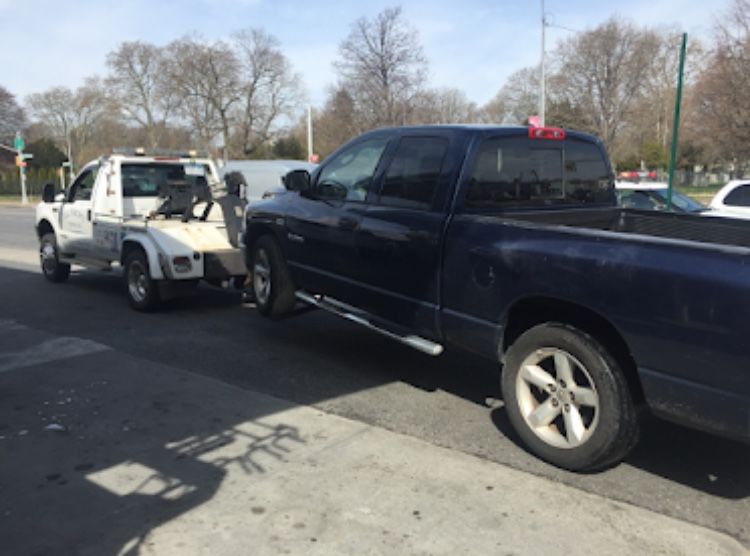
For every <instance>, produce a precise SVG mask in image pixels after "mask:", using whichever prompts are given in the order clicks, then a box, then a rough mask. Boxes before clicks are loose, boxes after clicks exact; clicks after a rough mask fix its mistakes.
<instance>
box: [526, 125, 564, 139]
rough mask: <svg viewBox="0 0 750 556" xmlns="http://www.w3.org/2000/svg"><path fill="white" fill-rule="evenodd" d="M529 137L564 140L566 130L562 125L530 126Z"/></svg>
mask: <svg viewBox="0 0 750 556" xmlns="http://www.w3.org/2000/svg"><path fill="white" fill-rule="evenodd" d="M529 139H551V140H553V141H562V140H563V139H565V130H564V129H562V128H560V127H530V128H529Z"/></svg>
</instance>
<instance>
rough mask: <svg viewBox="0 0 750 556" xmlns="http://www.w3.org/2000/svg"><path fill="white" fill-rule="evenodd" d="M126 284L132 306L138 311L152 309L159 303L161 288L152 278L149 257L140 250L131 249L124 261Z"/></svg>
mask: <svg viewBox="0 0 750 556" xmlns="http://www.w3.org/2000/svg"><path fill="white" fill-rule="evenodd" d="M124 268H125V274H124V278H125V286H126V292H127V295H128V301H129V302H130V306H131V307H133V309H135V310H137V311H151V310H153V309H155V308H156V306H157V305H158V304H159V288H158V285H157V283H156V282H155V281H154V280H153V279H152V278H151V276H150V274H149V270H148V259H147V258H146V255H145V253H143V251H140V250H135V251H131V252H130V253H128V254H127V256H126V257H125V261H124Z"/></svg>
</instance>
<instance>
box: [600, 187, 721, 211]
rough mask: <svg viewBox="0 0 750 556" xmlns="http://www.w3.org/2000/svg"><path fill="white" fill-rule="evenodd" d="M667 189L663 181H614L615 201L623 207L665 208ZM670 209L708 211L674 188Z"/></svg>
mask: <svg viewBox="0 0 750 556" xmlns="http://www.w3.org/2000/svg"><path fill="white" fill-rule="evenodd" d="M668 189H669V185H668V184H666V183H663V182H630V181H616V182H615V192H616V193H617V202H618V204H619V205H620V206H621V207H624V208H635V209H642V210H667V191H668ZM672 211H673V212H686V213H691V214H705V213H707V212H709V211H708V209H707V208H706V207H705V206H703V205H702V204H701V203H699V202H698V201H696V200H695V199H691V198H690V197H688V196H687V195H685V194H683V193H680V192H678V191H674V190H673V191H672ZM712 216H713V214H712Z"/></svg>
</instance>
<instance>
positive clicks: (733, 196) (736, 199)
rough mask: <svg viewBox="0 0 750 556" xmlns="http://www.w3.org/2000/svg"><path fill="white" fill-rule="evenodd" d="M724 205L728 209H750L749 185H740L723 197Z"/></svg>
mask: <svg viewBox="0 0 750 556" xmlns="http://www.w3.org/2000/svg"><path fill="white" fill-rule="evenodd" d="M724 204H725V205H727V206H730V207H750V185H741V186H739V187H738V188H737V189H734V190H733V191H732V192H731V193H730V194H729V195H727V196H726V197H724Z"/></svg>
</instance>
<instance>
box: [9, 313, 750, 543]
mask: <svg viewBox="0 0 750 556" xmlns="http://www.w3.org/2000/svg"><path fill="white" fill-rule="evenodd" d="M45 429H48V430H45ZM0 539H2V540H3V547H4V549H3V550H4V552H6V553H8V554H55V555H58V554H92V555H106V554H154V555H169V554H175V555H176V554H180V555H183V554H206V555H209V554H211V555H221V554H227V555H230V554H231V555H233V554H253V555H265V554H269V555H271V554H305V555H307V554H320V555H330V554H346V555H349V554H356V555H361V554H387V555H392V554H404V555H407V554H408V555H413V554H445V555H458V554H467V555H468V554H471V555H484V554H516V555H523V554H534V555H536V554H547V553H558V554H576V555H578V554H597V555H600V554H628V555H631V554H695V555H701V556H703V555H706V554H711V555H723V554H746V553H747V552H746V550H745V549H744V548H743V547H742V546H741V545H740V544H739V543H737V542H736V541H734V540H733V539H731V538H730V537H728V536H726V535H723V534H720V533H717V532H713V531H710V530H707V529H704V528H701V527H698V526H694V525H691V524H688V523H684V522H681V521H678V520H675V519H672V518H668V517H664V516H662V515H659V514H655V513H653V512H650V511H647V510H643V509H640V508H637V507H634V506H631V505H627V504H622V503H618V502H613V501H611V500H608V499H605V498H601V497H599V496H595V495H592V494H588V493H584V492H582V491H579V490H577V489H574V488H571V487H567V486H564V485H561V484H558V483H555V482H552V481H549V480H546V479H542V478H539V477H536V476H533V475H530V474H526V473H523V472H520V471H516V470H513V469H510V468H507V467H504V466H501V465H497V464H494V463H491V462H488V461H484V460H481V459H478V458H475V457H472V456H469V455H466V454H463V453H459V452H454V451H450V450H446V449H443V448H438V447H435V446H433V445H431V444H428V443H425V442H422V441H420V440H417V439H414V438H411V437H406V436H402V435H399V434H395V433H391V432H388V431H386V430H383V429H379V428H374V427H371V426H368V425H365V424H362V423H359V422H354V421H350V420H347V419H343V418H340V417H336V416H332V415H329V414H325V413H322V412H320V411H318V410H316V409H314V408H310V407H301V406H294V405H292V404H290V403H287V402H283V401H281V400H278V399H275V398H271V397H269V396H265V395H260V394H257V393H253V392H249V391H245V390H241V389H238V388H235V387H232V386H228V385H226V384H224V383H221V382H218V381H214V380H211V379H209V378H205V377H202V376H197V375H195V374H191V373H187V372H184V371H181V370H179V369H176V368H172V367H168V366H163V365H157V364H154V363H151V362H149V361H145V360H142V359H136V358H133V357H130V356H128V355H125V354H122V353H118V352H116V351H113V350H111V349H109V348H107V347H106V346H103V345H100V344H97V343H95V342H92V341H89V340H83V339H77V338H60V337H54V336H51V335H49V334H47V333H44V332H41V331H38V330H34V329H30V328H26V327H24V326H21V325H18V324H17V323H14V322H10V321H0Z"/></svg>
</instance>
